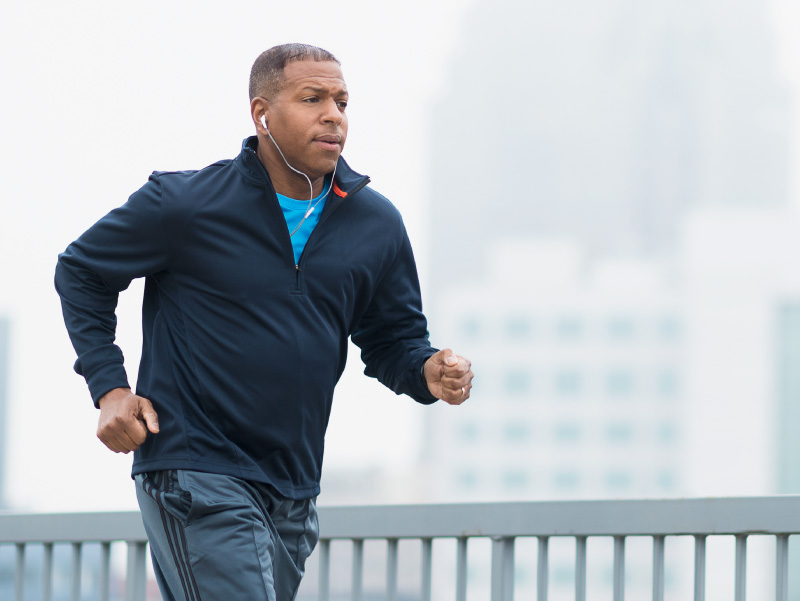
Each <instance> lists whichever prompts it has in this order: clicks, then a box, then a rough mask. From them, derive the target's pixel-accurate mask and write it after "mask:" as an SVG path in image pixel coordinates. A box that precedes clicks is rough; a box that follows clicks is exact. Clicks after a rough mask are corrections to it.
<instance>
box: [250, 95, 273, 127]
mask: <svg viewBox="0 0 800 601" xmlns="http://www.w3.org/2000/svg"><path fill="white" fill-rule="evenodd" d="M268 111H269V102H267V101H266V99H264V98H261V97H260V96H256V97H255V98H253V100H252V101H250V116H251V117H252V118H253V124H254V125H255V126H256V131H257V132H258V133H260V134H264V135H265V136H266V135H267V127H268V126H269V112H268Z"/></svg>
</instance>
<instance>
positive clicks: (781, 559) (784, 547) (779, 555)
mask: <svg viewBox="0 0 800 601" xmlns="http://www.w3.org/2000/svg"><path fill="white" fill-rule="evenodd" d="M775 539H776V540H775V545H776V548H775V564H776V567H777V570H776V571H777V575H776V579H775V601H789V535H788V534H779V535H778V536H776V537H775Z"/></svg>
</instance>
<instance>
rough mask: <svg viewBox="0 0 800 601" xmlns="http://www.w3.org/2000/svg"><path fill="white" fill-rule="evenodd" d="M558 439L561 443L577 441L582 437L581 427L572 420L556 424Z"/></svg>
mask: <svg viewBox="0 0 800 601" xmlns="http://www.w3.org/2000/svg"><path fill="white" fill-rule="evenodd" d="M555 435H556V440H557V441H558V442H561V443H572V442H577V441H578V440H580V438H581V427H580V426H579V425H578V424H576V423H572V422H562V423H560V424H556V428H555Z"/></svg>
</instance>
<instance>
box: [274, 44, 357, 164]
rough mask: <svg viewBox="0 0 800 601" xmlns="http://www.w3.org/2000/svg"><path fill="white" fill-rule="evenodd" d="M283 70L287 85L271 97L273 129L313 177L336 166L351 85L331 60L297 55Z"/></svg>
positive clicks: (294, 161) (280, 142)
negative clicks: (348, 84) (298, 58)
mask: <svg viewBox="0 0 800 601" xmlns="http://www.w3.org/2000/svg"><path fill="white" fill-rule="evenodd" d="M283 73H284V78H285V81H284V86H283V89H282V90H281V91H280V92H279V93H278V95H277V96H276V97H275V98H271V99H269V101H270V102H269V107H268V110H267V121H268V125H269V130H270V132H271V133H272V137H273V138H275V141H276V142H277V143H278V145H279V146H280V148H281V150H282V151H283V154H284V155H285V156H286V160H287V161H288V162H289V164H290V165H291V166H292V167H294V168H295V169H299V170H300V171H302V172H303V173H305V174H306V175H308V176H309V177H310V178H311V179H312V180H313V179H316V178H319V177H322V176H324V175H326V174H328V173H330V172H331V171H333V169H334V167H335V166H336V161H337V160H338V158H339V155H340V154H341V152H342V148H344V142H345V139H346V138H347V115H346V114H345V107H346V106H347V99H348V96H347V86H346V84H345V82H344V76H343V75H342V70H341V68H340V67H339V65H337V64H336V63H335V62H333V61H322V62H317V61H315V60H310V59H308V60H299V61H293V62H290V63H289V64H288V65H286V67H285V69H284V71H283Z"/></svg>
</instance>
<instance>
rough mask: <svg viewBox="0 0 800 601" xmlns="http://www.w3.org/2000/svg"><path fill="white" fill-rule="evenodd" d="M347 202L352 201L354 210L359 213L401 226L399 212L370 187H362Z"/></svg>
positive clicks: (401, 219) (390, 202) (401, 220)
mask: <svg viewBox="0 0 800 601" xmlns="http://www.w3.org/2000/svg"><path fill="white" fill-rule="evenodd" d="M348 200H350V201H352V203H353V205H357V206H356V207H354V208H356V209H357V210H359V211H368V212H370V213H372V214H374V215H375V216H379V217H381V218H382V219H384V220H386V221H389V222H391V223H394V224H396V225H398V226H402V224H403V218H402V216H401V215H400V211H399V210H398V209H397V207H396V206H395V205H394V204H393V203H392V201H390V200H389V199H388V198H386V197H385V196H384V195H383V194H381V193H380V192H378V191H377V190H375V189H374V188H372V187H371V186H364V187H363V188H362V189H361V190H359V191H358V193H357V194H354V195H353V197H352V198H351V199H348Z"/></svg>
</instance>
